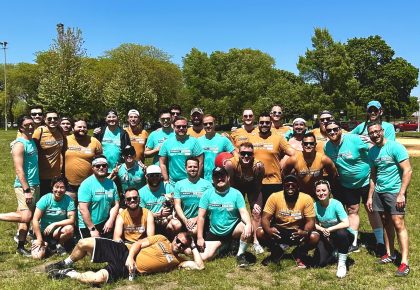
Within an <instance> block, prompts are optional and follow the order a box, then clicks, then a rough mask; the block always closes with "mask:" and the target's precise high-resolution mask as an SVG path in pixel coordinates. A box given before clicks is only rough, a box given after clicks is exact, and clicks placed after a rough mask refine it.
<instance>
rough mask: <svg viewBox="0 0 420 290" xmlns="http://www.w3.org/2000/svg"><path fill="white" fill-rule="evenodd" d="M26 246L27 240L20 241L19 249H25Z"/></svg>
mask: <svg viewBox="0 0 420 290" xmlns="http://www.w3.org/2000/svg"><path fill="white" fill-rule="evenodd" d="M24 246H25V241H19V242H18V249H23V248H24Z"/></svg>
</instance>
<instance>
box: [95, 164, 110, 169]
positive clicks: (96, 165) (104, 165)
mask: <svg viewBox="0 0 420 290" xmlns="http://www.w3.org/2000/svg"><path fill="white" fill-rule="evenodd" d="M93 167H95V168H101V167H103V168H107V167H108V164H95V165H93Z"/></svg>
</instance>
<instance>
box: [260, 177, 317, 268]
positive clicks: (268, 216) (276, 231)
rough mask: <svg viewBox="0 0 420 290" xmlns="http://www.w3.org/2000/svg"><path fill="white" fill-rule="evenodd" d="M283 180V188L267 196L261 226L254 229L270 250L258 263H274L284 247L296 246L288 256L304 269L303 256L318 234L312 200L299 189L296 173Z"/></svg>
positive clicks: (313, 243)
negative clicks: (268, 254) (292, 257)
mask: <svg viewBox="0 0 420 290" xmlns="http://www.w3.org/2000/svg"><path fill="white" fill-rule="evenodd" d="M283 182H284V183H283V184H284V191H279V192H276V193H273V194H272V195H271V196H270V197H269V198H268V200H267V204H266V205H265V207H264V211H263V215H262V221H261V224H262V228H259V229H257V235H258V239H259V240H260V241H261V242H262V243H264V244H265V245H267V246H268V247H269V249H270V251H271V255H270V256H268V257H267V258H266V259H264V260H263V262H262V263H263V265H264V266H267V265H268V264H269V263H271V262H272V263H278V262H279V261H280V259H281V257H282V256H283V254H284V251H283V248H284V247H287V246H297V247H296V248H295V249H294V250H293V252H292V255H293V256H294V258H295V261H296V264H297V266H298V267H299V268H306V265H305V263H304V258H305V256H306V254H307V252H308V251H309V250H311V249H313V248H315V247H316V244H317V243H318V241H319V234H318V233H317V232H315V231H314V230H315V210H314V202H313V200H312V198H311V197H310V196H309V195H307V194H305V193H302V192H299V185H298V181H297V178H296V176H294V175H288V176H286V177H285V178H284V180H283Z"/></svg>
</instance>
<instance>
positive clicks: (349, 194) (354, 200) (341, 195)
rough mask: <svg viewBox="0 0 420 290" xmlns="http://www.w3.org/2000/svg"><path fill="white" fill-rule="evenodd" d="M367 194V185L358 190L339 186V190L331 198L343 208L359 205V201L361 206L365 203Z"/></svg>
mask: <svg viewBox="0 0 420 290" xmlns="http://www.w3.org/2000/svg"><path fill="white" fill-rule="evenodd" d="M368 194H369V185H366V186H363V187H360V188H347V187H344V186H339V188H338V189H337V190H336V191H335V192H334V193H333V196H334V198H335V199H337V200H338V201H340V202H341V203H342V204H344V205H345V206H351V205H356V204H360V200H362V202H363V204H365V203H366V202H367V198H368Z"/></svg>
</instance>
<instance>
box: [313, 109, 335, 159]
mask: <svg viewBox="0 0 420 290" xmlns="http://www.w3.org/2000/svg"><path fill="white" fill-rule="evenodd" d="M333 120H334V116H333V115H332V114H331V112H330V111H327V110H324V111H322V112H321V113H319V128H315V129H313V130H312V133H314V135H315V138H316V143H317V146H316V151H317V152H319V153H324V145H325V143H327V141H328V134H327V132H326V131H325V126H326V125H327V124H328V122H330V121H333Z"/></svg>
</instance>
